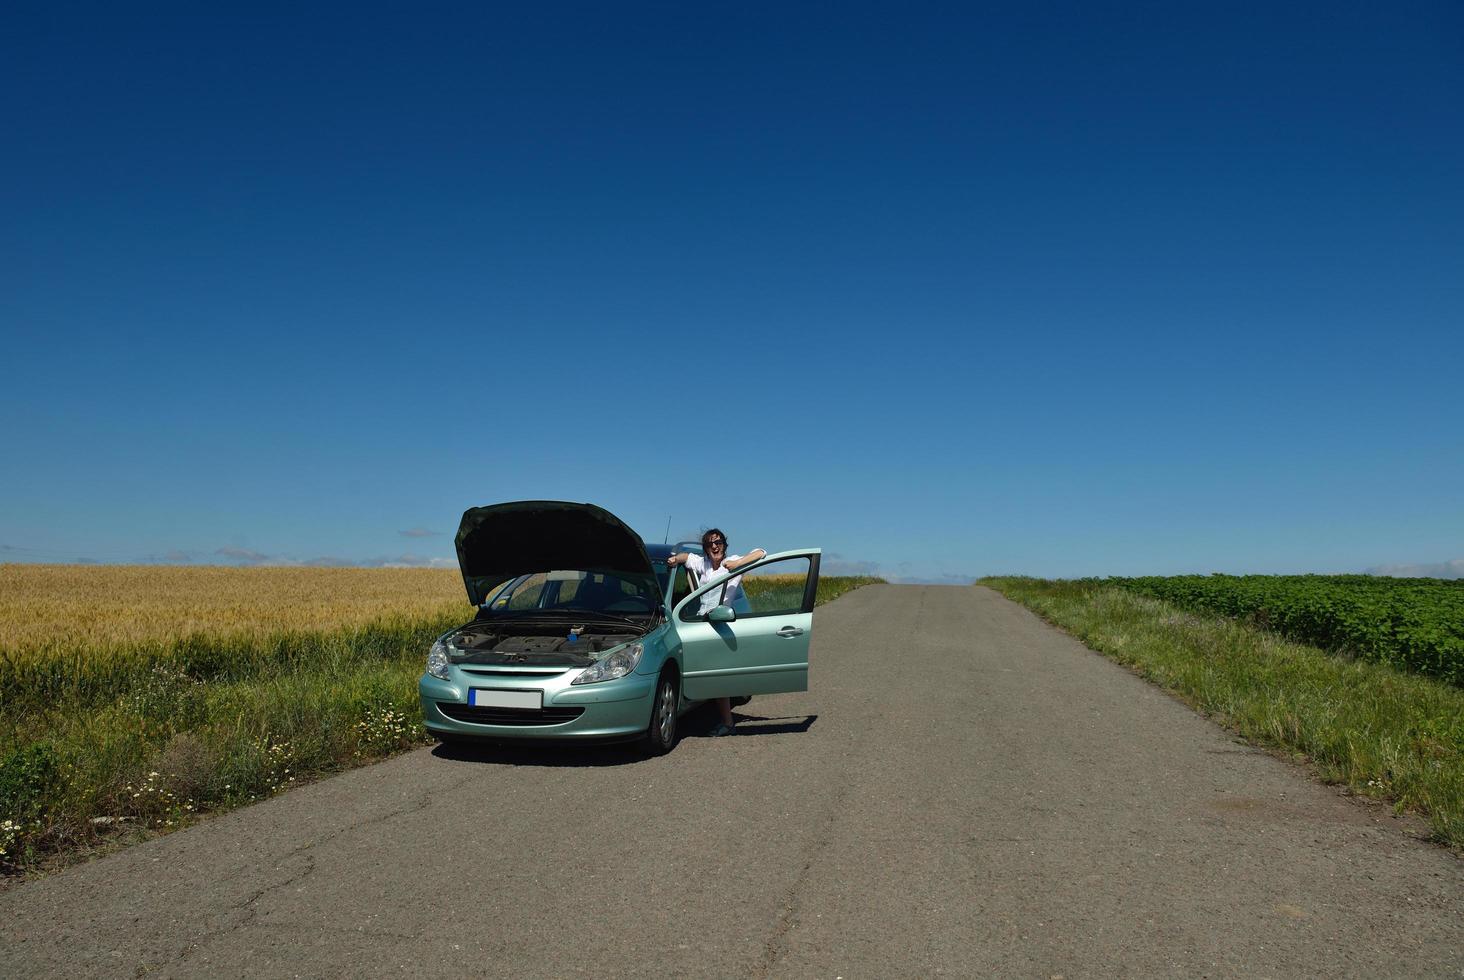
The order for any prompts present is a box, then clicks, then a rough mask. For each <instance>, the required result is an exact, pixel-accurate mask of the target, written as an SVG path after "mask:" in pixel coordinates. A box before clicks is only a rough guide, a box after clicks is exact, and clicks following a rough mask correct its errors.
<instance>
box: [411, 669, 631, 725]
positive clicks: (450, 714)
mask: <svg viewBox="0 0 1464 980" xmlns="http://www.w3.org/2000/svg"><path fill="white" fill-rule="evenodd" d="M575 673H577V672H576V671H571V672H568V673H566V674H562V675H559V676H557V677H550V678H544V677H533V678H517V677H514V678H505V677H472V676H469V675H466V674H464V673H462V672H461V671H459V670H456V669H455V670H453V672H452V676H451V679H449V680H441V679H439V678H436V677H433V676H432V675H430V674H423V675H422V677H421V679H420V680H419V681H418V682H417V693H418V695H419V696H420V698H421V701H422V721H423V723H424V724H425V725H426V726H427V730H428V731H429V732H431V733H432V734H433V735H435V736H438V737H439V738H449V739H453V738H477V739H484V740H487V741H525V742H527V741H545V742H581V743H595V742H615V741H626V740H629V739H633V738H637V737H639V736H640V735H641V734H642V733H644V732H645V731H646V728H647V726H648V725H649V724H650V718H651V705H652V702H653V701H654V699H655V694H656V681H657V677H656V676H655V675H650V676H647V675H643V674H631V675H629V676H627V677H621V678H618V679H617V680H613V681H603V682H601V683H599V684H584V685H580V686H578V687H575V686H572V685H570V683H569V681H570V679H572V677H573V676H574V674H575ZM473 688H485V689H496V690H512V691H542V692H543V708H542V709H540V710H538V711H534V710H528V709H522V710H520V709H476V708H473V707H470V706H469V704H468V692H469V691H470V690H471V689H473Z"/></svg>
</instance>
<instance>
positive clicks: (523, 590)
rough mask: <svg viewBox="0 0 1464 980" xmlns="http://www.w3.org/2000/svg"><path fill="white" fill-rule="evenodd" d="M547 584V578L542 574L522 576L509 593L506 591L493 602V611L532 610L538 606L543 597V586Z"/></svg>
mask: <svg viewBox="0 0 1464 980" xmlns="http://www.w3.org/2000/svg"><path fill="white" fill-rule="evenodd" d="M547 584H548V576H546V575H545V574H544V573H543V572H535V573H534V574H533V575H524V576H521V577H520V578H519V579H518V580H516V581H515V582H514V583H513V584H512V586H511V591H509V590H506V591H505V593H504V594H503V595H500V596H499V597H498V599H497V600H496V601H495V603H494V606H493V608H495V609H534V608H536V607H537V606H538V605H539V600H540V598H542V597H543V595H544V586H545V585H547Z"/></svg>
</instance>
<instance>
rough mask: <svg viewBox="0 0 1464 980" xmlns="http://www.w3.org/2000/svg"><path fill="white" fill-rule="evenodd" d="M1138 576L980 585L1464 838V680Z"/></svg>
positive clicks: (1206, 708) (1216, 715)
mask: <svg viewBox="0 0 1464 980" xmlns="http://www.w3.org/2000/svg"><path fill="white" fill-rule="evenodd" d="M1134 581H1144V582H1151V583H1152V582H1154V581H1156V580H1129V583H1131V582H1134ZM1159 581H1162V580H1159ZM1303 581H1305V579H1303ZM1404 581H1405V583H1406V580H1404ZM1129 583H1124V582H1121V581H1113V580H1100V579H1086V580H1078V581H1047V580H1043V579H1032V578H1017V577H1002V578H988V579H983V580H981V582H980V583H979V584H981V585H986V586H989V587H991V588H993V589H996V590H997V591H999V592H1001V593H1002V594H1003V595H1005V596H1006V597H1007V598H1009V599H1013V600H1016V601H1017V602H1020V603H1022V604H1024V605H1026V606H1027V607H1029V608H1030V609H1032V610H1033V611H1035V612H1036V613H1038V614H1039V615H1041V616H1042V617H1044V618H1045V619H1047V620H1048V621H1050V622H1052V623H1054V624H1055V625H1057V626H1060V627H1062V628H1063V629H1065V630H1067V631H1068V632H1070V633H1072V634H1073V635H1074V636H1076V637H1077V638H1078V639H1080V640H1082V641H1083V643H1084V644H1086V645H1087V646H1088V647H1090V648H1092V649H1094V650H1097V651H1099V652H1101V653H1103V654H1106V655H1107V656H1109V657H1111V658H1112V659H1114V660H1116V661H1118V662H1119V663H1122V664H1125V665H1127V666H1128V667H1130V668H1132V669H1133V670H1134V671H1136V672H1137V673H1139V674H1141V675H1142V676H1144V677H1145V678H1148V679H1149V680H1151V681H1153V682H1155V683H1156V684H1159V685H1160V686H1162V687H1164V688H1166V689H1167V690H1169V691H1171V692H1173V693H1174V694H1175V695H1177V696H1178V697H1180V698H1182V699H1183V700H1184V701H1186V702H1188V703H1189V704H1191V705H1193V706H1194V707H1195V708H1197V709H1199V710H1200V711H1201V712H1203V713H1205V714H1206V715H1208V716H1210V717H1212V718H1213V719H1214V720H1216V721H1217V722H1219V723H1220V724H1222V725H1225V726H1226V727H1228V728H1230V729H1232V730H1234V731H1236V732H1238V733H1239V734H1241V735H1242V736H1244V737H1245V738H1247V739H1248V740H1250V741H1252V742H1254V743H1256V744H1259V745H1264V746H1268V747H1271V748H1274V749H1279V750H1282V751H1285V752H1287V753H1290V754H1292V755H1295V756H1299V757H1302V758H1304V759H1306V760H1307V761H1308V762H1309V763H1310V764H1311V765H1313V766H1314V767H1315V770H1316V772H1317V774H1318V775H1319V776H1320V777H1321V778H1322V779H1324V780H1325V781H1327V782H1332V783H1339V784H1342V785H1345V786H1347V787H1348V788H1349V789H1350V790H1351V791H1353V792H1355V793H1357V794H1359V795H1363V796H1369V797H1373V798H1376V799H1379V800H1384V801H1387V802H1389V803H1391V804H1392V805H1393V806H1394V807H1395V808H1397V809H1398V810H1399V811H1400V812H1401V811H1410V812H1414V813H1418V814H1421V815H1423V816H1425V817H1427V818H1428V819H1429V821H1430V822H1431V823H1432V826H1433V833H1434V836H1435V838H1436V839H1437V840H1438V841H1440V842H1442V843H1445V844H1449V845H1452V846H1454V847H1464V690H1461V689H1460V688H1459V687H1458V686H1456V685H1455V684H1452V683H1449V682H1447V681H1444V680H1441V679H1438V678H1435V677H1429V676H1424V675H1422V674H1418V673H1414V672H1412V671H1409V670H1404V669H1399V668H1398V667H1394V666H1391V665H1389V664H1387V663H1379V662H1375V661H1373V660H1369V659H1365V658H1364V657H1358V656H1350V655H1339V653H1338V652H1337V651H1336V650H1324V649H1321V648H1319V647H1316V646H1313V645H1308V644H1304V643H1298V642H1296V641H1293V640H1290V639H1287V638H1285V637H1283V636H1280V635H1278V634H1277V633H1276V632H1274V631H1272V630H1268V629H1262V628H1259V627H1258V626H1257V621H1256V619H1254V618H1252V617H1249V616H1247V617H1246V618H1237V617H1234V616H1221V615H1217V614H1215V613H1210V612H1195V611H1192V610H1191V609H1189V608H1184V607H1181V606H1180V605H1177V604H1175V603H1172V602H1170V601H1167V600H1164V599H1157V598H1154V597H1153V596H1152V595H1150V594H1147V592H1148V590H1147V589H1141V588H1136V587H1133V586H1132V585H1131V584H1129ZM1415 584H1416V583H1415ZM1447 587H1448V588H1453V587H1454V586H1453V585H1451V584H1450V585H1448V586H1447ZM1404 589H1405V591H1408V590H1409V589H1408V586H1407V585H1406V584H1405V586H1404ZM1185 594H1186V595H1191V594H1192V593H1185Z"/></svg>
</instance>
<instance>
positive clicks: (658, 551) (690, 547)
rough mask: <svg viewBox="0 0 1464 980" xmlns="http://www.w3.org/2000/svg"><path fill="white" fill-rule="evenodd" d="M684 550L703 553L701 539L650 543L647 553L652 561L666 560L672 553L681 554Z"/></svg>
mask: <svg viewBox="0 0 1464 980" xmlns="http://www.w3.org/2000/svg"><path fill="white" fill-rule="evenodd" d="M683 551H689V552H691V553H692V554H693V555H699V554H701V553H702V548H701V542H699V541H678V542H676V543H675V544H648V545H646V554H647V555H649V556H650V559H651V560H652V561H665V560H666V559H667V558H668V557H670V556H671V555H679V554H681V553H682V552H683Z"/></svg>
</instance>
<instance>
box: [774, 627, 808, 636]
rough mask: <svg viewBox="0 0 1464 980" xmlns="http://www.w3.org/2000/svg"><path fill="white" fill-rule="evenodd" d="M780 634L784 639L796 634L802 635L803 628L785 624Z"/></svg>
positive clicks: (779, 631)
mask: <svg viewBox="0 0 1464 980" xmlns="http://www.w3.org/2000/svg"><path fill="white" fill-rule="evenodd" d="M778 635H779V636H781V637H783V638H784V639H791V638H792V637H795V636H802V635H803V630H801V629H799V628H798V627H797V626H784V627H783V628H782V629H780V630H778Z"/></svg>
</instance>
